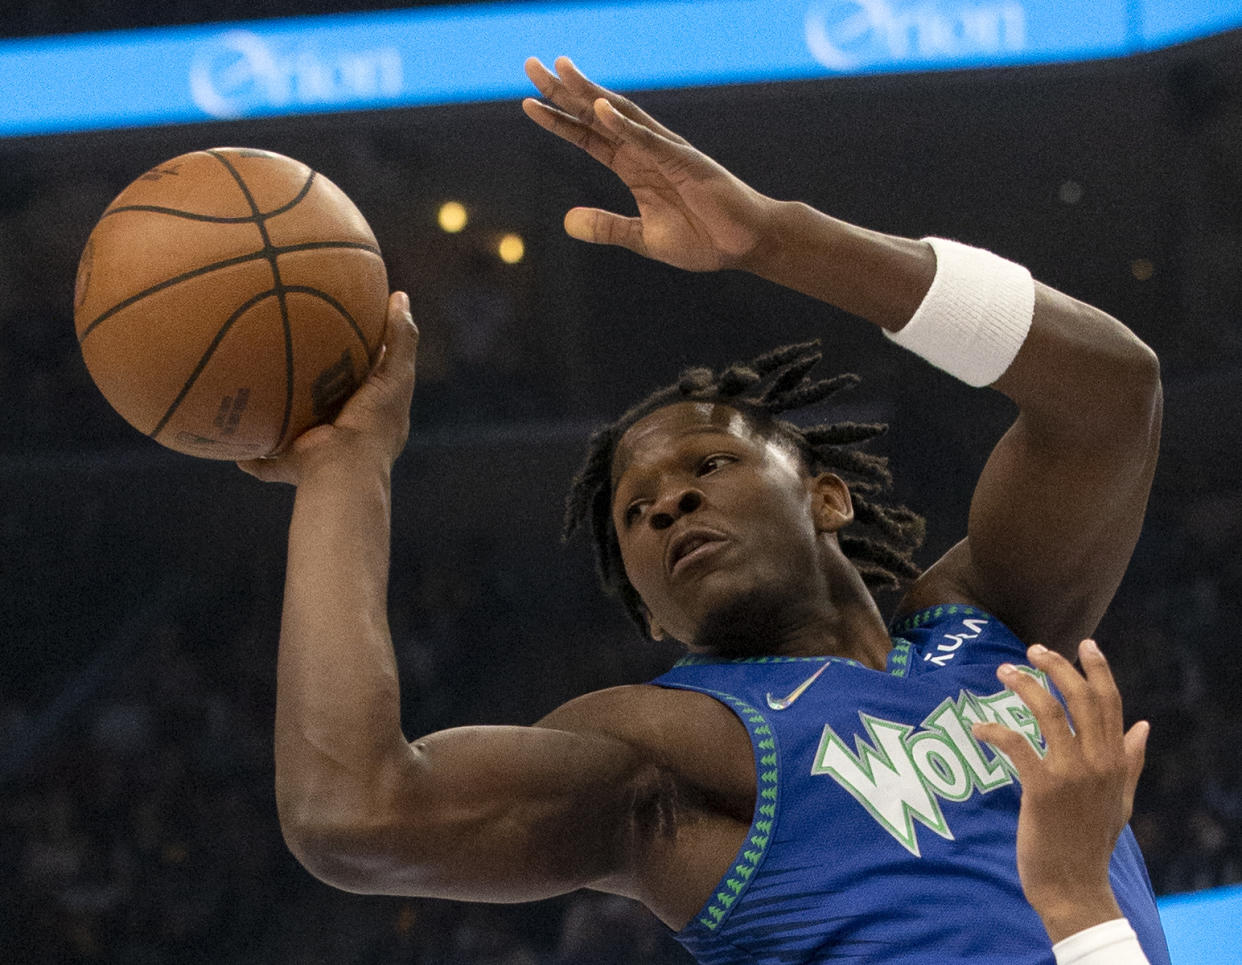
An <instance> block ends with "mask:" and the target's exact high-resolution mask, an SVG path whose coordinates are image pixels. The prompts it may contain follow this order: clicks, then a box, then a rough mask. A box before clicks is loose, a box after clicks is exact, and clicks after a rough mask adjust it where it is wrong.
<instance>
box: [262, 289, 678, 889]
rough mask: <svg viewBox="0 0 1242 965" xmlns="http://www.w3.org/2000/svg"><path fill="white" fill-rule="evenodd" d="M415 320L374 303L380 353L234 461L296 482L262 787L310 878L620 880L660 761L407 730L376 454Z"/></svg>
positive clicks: (409, 356) (555, 738) (590, 735)
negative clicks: (323, 416)
mask: <svg viewBox="0 0 1242 965" xmlns="http://www.w3.org/2000/svg"><path fill="white" fill-rule="evenodd" d="M416 341H417V330H416V329H415V328H414V325H413V322H412V321H411V319H410V317H409V314H408V301H407V300H405V299H404V296H399V295H398V296H394V298H393V300H392V301H391V303H390V306H389V322H388V330H387V334H386V349H385V356H384V358H383V359H382V361H381V362H380V363H379V365H378V366H377V367H376V369H375V371H374V372H373V373H372V374H371V376H370V377H369V378H368V379H367V381H366V383H365V384H364V386H363V387H362V388H360V389H359V391H358V393H357V394H355V396H354V397H353V398H352V399H351V400H350V402H349V403H348V404H347V406H346V407H345V409H344V410H343V411H342V413H341V415H340V416H339V417H338V418H337V420H336V421H335V422H334V423H333V424H332V425H327V426H321V427H318V428H316V429H313V430H311V431H310V432H308V433H306V434H304V435H303V436H301V437H300V438H299V439H298V440H297V441H296V442H295V443H294V445H293V446H292V448H291V449H290V450H289V452H287V453H286V454H284V455H282V456H281V457H279V458H275V459H267V460H260V461H256V462H252V463H246V464H244V465H243V466H242V468H243V469H245V470H246V471H247V472H250V473H251V474H252V475H255V476H257V477H259V478H261V479H264V480H269V481H283V482H288V483H293V484H295V485H297V487H298V491H297V495H296V499H295V502H294V510H293V519H292V523H291V526H290V531H289V545H288V564H287V570H286V586H285V597H284V608H283V613H282V624H281V635H280V650H279V658H278V670H277V706H276V734H275V738H276V739H275V751H276V802H277V808H278V811H279V816H280V822H281V827H282V830H283V833H284V835H285V837H286V840H287V842H288V844H289V846H290V848H291V849H292V851H293V852H294V853H295V854H296V855H297V857H298V858H299V860H301V862H302V863H303V864H304V865H305V866H306V867H307V868H308V869H309V870H310V871H311V872H313V873H314V874H315V875H316V876H318V877H320V878H321V879H323V880H324V881H326V882H328V883H330V884H332V885H335V886H337V887H340V888H343V889H346V890H350V891H358V892H382V893H392V894H407V895H429V896H439V897H445V898H460V899H475V900H487V901H516V900H528V899H535V898H541V897H546V896H548V895H552V894H557V893H561V892H565V891H568V890H571V889H574V888H578V887H582V886H594V887H597V888H603V889H605V890H611V891H620V892H621V893H626V892H627V890H628V882H629V880H630V868H631V864H632V862H633V860H634V858H635V855H636V850H635V841H634V839H633V838H632V834H633V832H634V829H635V827H636V825H635V821H634V815H635V814H636V813H638V812H639V811H640V810H641V807H642V802H643V800H644V797H645V796H649V795H650V794H651V793H658V791H654V792H653V791H652V789H653V788H656V789H658V788H659V787H660V786H661V780H660V769H659V768H656V767H655V766H654V765H652V764H651V763H650V762H649V761H648V759H647V755H644V754H642V753H640V752H639V751H637V750H635V749H634V747H632V746H630V745H629V744H627V743H626V742H625V741H623V740H619V739H617V738H616V737H614V736H608V735H606V734H603V733H599V732H590V731H586V730H580V731H577V732H575V730H574V729H572V727H569V728H565V727H562V728H557V727H555V726H545V727H537V728H525V727H465V728H459V729H454V730H447V731H443V732H440V733H436V734H432V735H430V736H427V737H424V738H422V739H421V740H417V741H414V742H413V743H409V742H407V741H406V739H405V737H404V736H403V734H402V732H401V725H400V706H399V695H398V683H397V666H396V660H395V657H394V653H393V648H392V642H391V638H390V634H389V629H388V622H387V585H388V582H387V581H388V565H389V551H388V547H389V527H390V512H389V505H390V501H391V485H390V478H391V467H392V464H393V462H394V461H395V459H396V457H397V455H398V454H399V453H400V452H401V450H402V448H403V447H404V444H405V440H406V436H407V435H408V427H409V409H410V400H411V393H412V391H413V383H414V359H415V350H416Z"/></svg>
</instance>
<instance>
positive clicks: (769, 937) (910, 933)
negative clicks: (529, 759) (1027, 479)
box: [653, 606, 1169, 965]
mask: <svg viewBox="0 0 1242 965" xmlns="http://www.w3.org/2000/svg"><path fill="white" fill-rule="evenodd" d="M1025 657H1026V647H1025V645H1024V644H1023V643H1022V642H1021V641H1020V640H1019V639H1018V638H1017V637H1016V636H1015V635H1014V634H1013V633H1012V632H1011V631H1010V630H1009V629H1008V628H1007V627H1005V626H1004V625H1003V624H1001V622H1000V621H999V620H997V619H995V618H994V617H992V616H990V615H988V614H986V613H983V612H981V611H979V610H976V609H972V608H970V607H965V606H941V607H935V608H932V609H929V610H924V611H922V612H920V613H917V614H915V615H913V616H911V617H909V618H908V619H906V620H903V621H902V622H901V623H899V624H898V625H896V626H895V627H894V637H893V649H892V651H891V653H890V654H889V658H888V667H887V672H884V671H877V670H871V669H868V668H867V667H864V666H862V665H861V664H859V663H857V662H855V661H852V660H846V659H839V658H832V657H807V658H781V657H758V658H750V659H741V660H726V659H715V658H705V657H699V656H689V657H686V658H684V659H683V660H681V661H680V662H678V664H677V665H676V666H674V667H673V668H672V669H671V670H670V671H668V673H665V674H664V675H662V676H660V677H658V678H657V679H656V680H654V681H653V683H655V684H657V685H659V686H663V687H674V688H681V689H685V690H694V691H698V692H700V693H704V694H708V695H710V696H712V697H714V698H715V699H717V700H719V701H721V702H722V703H724V704H725V705H726V706H728V707H729V708H730V709H732V710H733V712H734V713H735V714H736V715H737V716H738V717H739V718H740V719H741V720H742V722H743V723H744V724H745V725H746V728H747V730H748V731H749V733H750V737H751V745H752V749H753V751H754V759H755V775H756V782H757V795H756V804H755V813H754V819H753V822H752V824H751V827H750V833H749V834H748V836H747V839H746V842H745V844H743V846H742V848H741V850H740V851H739V852H738V855H737V858H736V860H735V861H734V863H733V866H732V867H731V868H730V869H729V871H728V872H726V874H725V875H724V878H723V879H722V880H721V881H720V884H719V886H718V887H717V889H716V891H715V892H714V893H713V895H712V897H711V898H710V899H709V900H708V901H707V903H706V905H704V907H703V908H702V910H701V911H700V912H699V914H697V915H695V916H694V918H693V919H691V921H690V923H689V924H688V925H687V926H686V927H685V928H684V929H683V930H682V931H681V932H679V933H678V934H677V936H676V937H677V939H678V940H679V941H680V942H681V943H682V944H683V945H684V946H685V947H686V948H687V949H689V951H690V952H691V954H693V955H694V956H695V958H696V959H698V961H699V962H701V963H703V965H724V963H730V965H732V963H738V965H741V963H746V965H801V963H816V962H851V963H879V962H883V963H886V965H891V963H919V965H927V963H929V962H935V963H937V965H947V963H953V962H976V963H977V962H995V963H1001V962H1003V963H1006V965H1016V963H1030V965H1034V963H1040V965H1052V963H1053V956H1052V950H1051V945H1050V943H1049V941H1048V936H1047V934H1046V933H1045V931H1044V929H1043V925H1042V924H1041V922H1040V920H1039V917H1038V916H1037V915H1036V914H1035V912H1034V910H1033V909H1032V908H1031V906H1030V905H1029V904H1028V903H1027V901H1026V899H1025V897H1024V896H1023V894H1022V886H1021V884H1020V882H1019V880H1018V871H1017V864H1016V859H1015V850H1014V849H1015V839H1016V833H1017V821H1018V804H1019V800H1020V794H1021V789H1020V787H1019V785H1018V783H1017V778H1016V776H1015V772H1014V770H1013V768H1012V767H1011V765H1010V763H1009V761H1008V760H1007V759H1006V758H1005V757H1004V756H1003V755H1001V754H999V753H998V752H997V751H996V750H995V749H993V748H992V747H991V746H990V745H987V744H981V743H980V742H978V741H976V740H975V739H974V737H973V736H972V735H971V733H970V725H971V723H973V722H976V721H983V720H993V721H999V722H1001V723H1003V724H1005V725H1006V726H1008V727H1011V728H1013V729H1015V730H1017V731H1019V732H1020V733H1022V734H1023V735H1024V736H1026V737H1027V739H1028V740H1030V741H1031V743H1032V744H1033V745H1034V746H1035V747H1036V749H1037V750H1041V751H1042V739H1041V737H1040V734H1039V728H1038V725H1037V724H1036V723H1035V720H1034V718H1033V716H1032V715H1031V714H1030V712H1029V711H1028V710H1027V708H1026V705H1025V704H1023V703H1022V701H1021V700H1020V699H1019V698H1018V697H1017V695H1016V694H1014V693H1013V692H1012V691H1009V690H1007V689H1005V688H1003V687H1001V685H1000V683H999V682H998V681H997V679H996V668H997V666H999V665H1000V664H1001V663H1002V662H1005V661H1009V662H1010V663H1014V664H1016V665H1017V666H1019V667H1023V668H1024V670H1025V671H1026V672H1029V673H1032V674H1035V675H1036V677H1037V678H1039V680H1040V682H1041V683H1042V684H1043V685H1044V686H1045V687H1049V689H1051V688H1050V685H1049V683H1048V681H1047V679H1046V677H1045V676H1044V675H1043V674H1041V673H1040V672H1039V671H1036V670H1034V669H1033V668H1030V667H1025V666H1024V661H1025ZM1111 877H1112V883H1113V888H1114V891H1115V892H1116V895H1117V900H1118V902H1119V903H1120V905H1121V908H1122V911H1123V912H1124V914H1125V915H1126V917H1127V918H1129V920H1130V923H1131V925H1132V926H1133V927H1134V930H1135V931H1136V932H1137V933H1138V936H1139V940H1140V942H1141V943H1142V945H1143V949H1144V951H1145V952H1146V953H1147V957H1148V959H1149V960H1150V962H1151V963H1152V965H1169V953H1168V949H1167V947H1166V945H1165V940H1164V933H1163V931H1162V930H1161V927H1160V920H1159V917H1158V915H1157V912H1156V904H1155V897H1154V895H1153V893H1152V888H1151V883H1150V881H1149V880H1148V877H1147V870H1146V868H1145V867H1144V864H1143V859H1142V856H1141V854H1140V853H1139V849H1138V845H1137V843H1136V842H1135V840H1134V836H1133V834H1132V833H1131V831H1130V829H1129V828H1128V827H1127V828H1126V829H1125V831H1124V832H1123V833H1122V836H1121V839H1120V841H1119V842H1118V844H1117V848H1116V850H1115V851H1114V853H1113V858H1112V865H1111Z"/></svg>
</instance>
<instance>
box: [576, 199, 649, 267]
mask: <svg viewBox="0 0 1242 965" xmlns="http://www.w3.org/2000/svg"><path fill="white" fill-rule="evenodd" d="M565 233H566V234H567V235H569V236H570V237H571V238H576V239H577V240H578V241H587V242H590V243H591V244H594V245H616V246H618V247H620V248H628V249H629V250H630V251H632V252H634V253H636V254H639V255H643V256H646V254H647V245H646V243H645V242H644V241H643V223H642V219H641V218H627V217H625V216H624V215H619V214H613V213H612V212H611V211H601V210H600V209H599V208H570V209H569V211H567V212H566V213H565Z"/></svg>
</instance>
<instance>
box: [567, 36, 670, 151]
mask: <svg viewBox="0 0 1242 965" xmlns="http://www.w3.org/2000/svg"><path fill="white" fill-rule="evenodd" d="M556 70H557V73H558V74H559V75H560V77H561V80H562V82H563V84H564V86H565V87H566V89H568V90H570V91H572V92H573V93H574V94H575V95H576V96H578V97H580V98H582V99H584V100H586V101H587V102H588V103H594V102H595V101H597V100H599V99H601V98H602V99H604V100H606V101H607V102H608V103H609V104H611V105H612V106H613V107H614V108H615V109H616V110H617V111H618V113H620V114H621V115H622V116H624V117H626V118H628V119H629V120H631V121H633V122H634V123H636V124H639V125H641V126H643V127H646V128H649V129H651V130H652V131H655V132H656V133H657V134H659V135H660V136H661V137H664V138H666V139H668V140H670V141H675V142H677V143H679V144H685V143H687V142H686V140H685V138H683V137H682V136H681V135H679V134H676V133H674V132H673V131H670V130H669V129H668V128H667V127H665V126H664V125H663V124H661V123H660V122H659V121H657V120H656V119H655V118H654V117H652V116H651V115H650V114H648V113H647V112H646V111H645V110H643V109H642V108H641V107H639V106H638V105H637V104H635V103H634V102H633V101H632V100H630V99H629V98H628V97H623V96H621V95H620V94H618V93H617V92H616V91H611V90H609V89H608V88H607V87H601V86H600V85H599V84H597V83H595V82H594V81H593V80H591V79H590V78H588V77H587V76H586V75H585V74H584V73H582V71H580V70H579V69H578V67H577V65H576V64H574V62H573V61H572V60H570V59H569V58H568V57H557V58H556Z"/></svg>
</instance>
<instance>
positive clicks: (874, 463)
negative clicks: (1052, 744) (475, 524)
mask: <svg viewBox="0 0 1242 965" xmlns="http://www.w3.org/2000/svg"><path fill="white" fill-rule="evenodd" d="M819 345H820V343H819V342H818V341H813V342H803V343H800V344H797V345H786V346H783V347H781V348H777V349H774V350H772V351H771V352H768V353H766V354H764V355H761V356H759V357H758V358H755V359H752V360H751V361H749V362H735V363H733V364H732V365H730V366H728V367H727V368H725V369H724V370H722V371H721V372H720V373H719V374H717V373H716V372H713V371H712V370H711V369H708V368H690V369H686V370H685V371H684V372H682V373H681V376H680V378H678V380H677V381H676V382H675V383H674V384H672V385H668V386H665V387H664V388H662V389H657V390H656V391H655V392H653V393H652V394H651V395H649V396H648V397H647V398H646V399H644V400H643V401H642V402H640V403H638V405H636V406H634V407H633V408H632V409H630V410H629V411H628V412H626V413H625V414H624V415H622V416H621V418H619V419H618V420H617V421H616V422H614V423H612V424H611V425H608V426H605V427H604V428H602V429H599V430H598V431H596V432H595V433H594V434H593V435H592V436H591V439H590V441H589V443H588V444H587V454H586V458H585V459H584V460H583V463H582V466H581V468H580V469H579V470H578V473H577V475H575V476H574V479H573V483H572V485H571V488H570V491H569V495H568V497H567V498H566V500H565V522H564V529H563V531H562V537H563V538H564V539H566V540H568V539H569V538H570V537H572V536H573V535H574V533H575V532H577V531H578V530H579V529H580V528H581V527H582V525H583V524H584V523H586V522H588V521H589V522H590V526H591V535H592V537H593V540H594V549H595V562H596V567H597V570H598V573H599V578H600V582H601V583H602V584H603V586H604V589H605V590H607V591H608V592H610V593H614V594H616V595H617V596H619V597H620V598H621V602H622V603H623V604H624V605H625V608H626V611H627V612H628V613H629V615H630V617H631V619H633V620H634V622H635V623H636V624H638V627H639V629H640V630H641V631H642V632H643V633H646V631H647V624H646V620H645V619H644V611H643V608H642V601H641V600H640V599H639V596H638V592H637V591H636V590H635V589H634V587H633V586H632V585H631V584H630V581H629V578H628V577H627V576H626V575H625V567H624V566H623V565H622V562H621V547H620V544H619V543H618V542H617V533H616V530H615V529H614V527H613V524H612V457H613V453H614V452H615V450H616V447H617V443H618V442H620V440H621V437H622V436H623V435H625V433H626V430H628V429H629V428H630V426H632V425H634V423H636V422H638V420H640V419H642V418H643V417H644V416H646V415H648V414H650V413H651V412H654V411H655V410H656V409H659V408H662V407H663V406H666V405H672V404H673V403H676V402H684V401H690V402H719V403H723V404H725V405H728V406H730V407H732V408H734V409H737V410H738V411H739V412H741V413H742V415H743V416H745V417H746V418H748V419H749V420H750V422H751V423H752V425H753V426H754V427H755V428H756V429H758V430H759V431H760V432H762V433H764V434H765V435H768V436H770V437H774V438H777V439H781V440H784V441H785V442H787V443H789V444H791V445H792V446H793V448H794V449H795V450H797V451H798V452H799V453H800V454H801V455H802V458H803V460H804V462H805V464H806V467H807V469H808V470H809V471H810V472H811V473H812V474H818V473H820V472H824V471H827V472H833V473H836V474H837V475H839V476H841V478H842V479H844V480H845V482H846V484H847V485H848V486H849V490H850V495H851V496H852V497H853V502H854V519H855V522H856V523H861V524H863V525H864V526H865V527H866V528H867V529H869V530H870V531H871V533H872V534H873V535H871V536H866V535H844V534H842V536H841V538H840V541H841V549H842V550H843V551H844V553H845V555H846V556H847V557H848V558H849V559H850V561H851V562H852V563H853V564H854V566H855V567H857V569H858V571H859V573H860V574H861V576H862V578H863V580H864V582H865V583H866V585H867V586H868V588H870V589H871V590H873V591H874V590H877V589H892V588H896V587H898V586H899V585H900V584H901V582H902V580H903V579H913V578H914V577H916V576H918V575H919V572H920V570H919V567H918V565H917V564H915V562H914V561H913V559H912V558H911V554H912V553H913V552H914V551H915V550H916V549H918V547H919V546H920V545H921V544H922V542H923V535H924V523H923V518H922V517H921V516H919V515H918V514H917V513H914V512H913V511H911V510H910V509H908V508H906V507H905V506H901V505H896V504H893V503H891V502H886V501H885V500H884V499H883V498H882V497H884V495H885V494H886V493H888V491H889V489H890V488H891V486H892V475H891V474H890V473H889V470H888V460H887V459H886V458H885V457H883V456H876V455H872V454H870V453H866V452H861V451H859V450H858V449H854V448H851V447H852V446H853V445H855V444H856V443H860V442H864V441H866V440H868V439H871V438H874V437H875V436H878V435H880V434H882V433H883V432H885V431H886V430H887V429H888V426H887V425H883V424H877V423H856V422H837V423H831V424H830V423H822V424H820V425H815V426H810V427H808V428H800V427H799V426H796V425H794V424H793V423H792V422H788V421H786V420H784V419H780V418H778V415H779V414H780V413H782V412H788V411H790V410H793V409H800V408H804V407H806V406H810V405H814V404H816V403H819V402H823V401H824V400H825V399H827V398H828V397H829V396H831V395H833V394H834V393H835V392H838V391H840V390H841V389H847V388H852V387H853V386H855V385H857V384H858V382H859V378H858V376H856V375H852V374H843V375H838V376H835V377H833V378H830V379H818V380H815V379H811V378H809V377H808V376H809V373H810V372H811V370H812V369H813V368H814V367H815V366H816V365H817V364H818V363H819V362H820V360H821V359H822V358H823V353H822V352H820V351H819Z"/></svg>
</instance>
